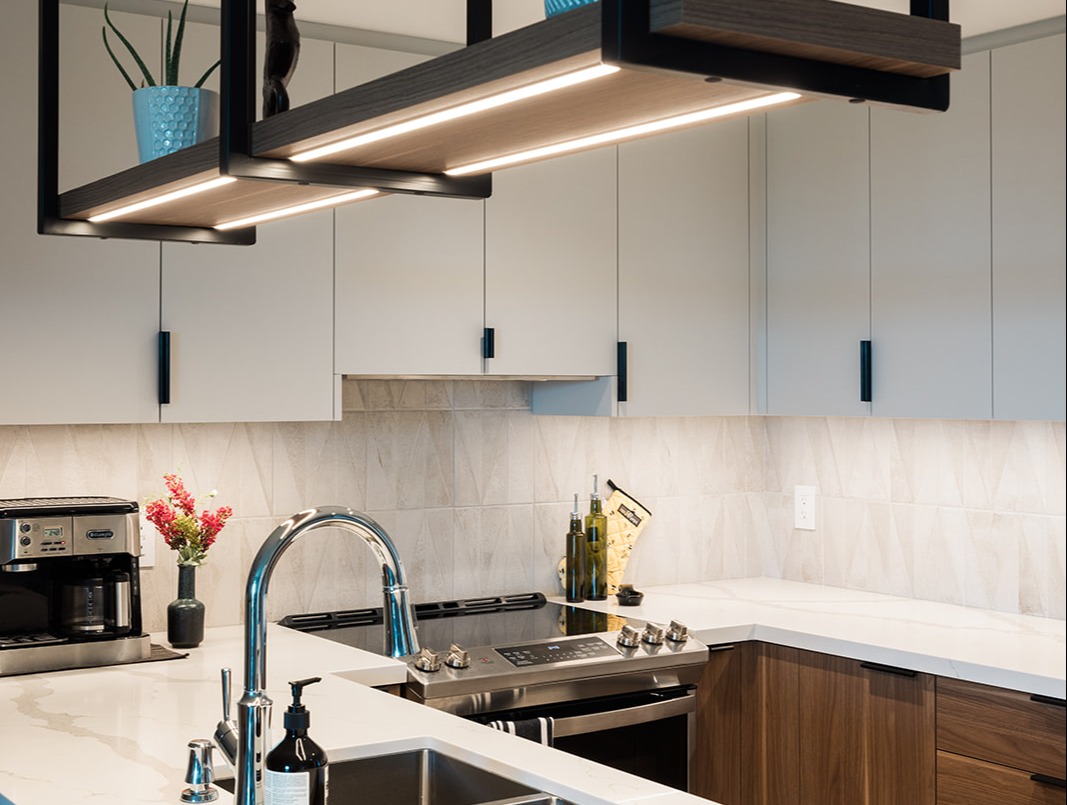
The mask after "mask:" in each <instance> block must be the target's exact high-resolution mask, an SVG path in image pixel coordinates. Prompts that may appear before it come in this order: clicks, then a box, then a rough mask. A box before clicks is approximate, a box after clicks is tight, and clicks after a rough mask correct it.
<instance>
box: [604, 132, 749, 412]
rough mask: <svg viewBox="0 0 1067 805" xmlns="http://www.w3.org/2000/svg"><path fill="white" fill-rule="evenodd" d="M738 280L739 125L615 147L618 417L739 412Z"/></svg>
mask: <svg viewBox="0 0 1067 805" xmlns="http://www.w3.org/2000/svg"><path fill="white" fill-rule="evenodd" d="M748 277H749V260H748V121H747V120H731V121H726V122H723V123H718V124H715V125H712V126H705V127H703V128H699V129H692V130H689V131H683V132H678V133H675V134H668V135H662V136H660V137H653V138H651V139H648V140H642V141H639V142H633V143H626V144H623V145H620V146H619V340H620V341H625V342H626V343H627V401H626V402H625V403H624V404H621V405H620V406H619V409H620V413H624V414H628V415H631V416H702V415H704V416H706V415H726V416H730V415H741V414H747V413H748V412H749V406H748V400H749V349H748V347H749V342H748V336H749V320H748V302H749V280H748Z"/></svg>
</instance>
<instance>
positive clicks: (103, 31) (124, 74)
mask: <svg viewBox="0 0 1067 805" xmlns="http://www.w3.org/2000/svg"><path fill="white" fill-rule="evenodd" d="M100 33H101V35H102V36H103V37H104V47H105V48H106V49H107V55H109V56H110V57H111V61H113V62H115V66H116V67H118V68H119V72H120V73H122V77H123V78H125V79H126V83H127V84H129V85H130V89H133V90H135V89H137V85H136V84H134V83H133V79H132V78H130V74H129V73H127V72H126V68H125V67H123V66H122V65H121V64H120V63H119V60H118V57H117V56H116V55H115V52H114V51H113V50H112V49H111V43H110V42H108V41H107V28H103V27H101V28H100Z"/></svg>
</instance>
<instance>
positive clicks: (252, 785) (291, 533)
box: [235, 506, 419, 805]
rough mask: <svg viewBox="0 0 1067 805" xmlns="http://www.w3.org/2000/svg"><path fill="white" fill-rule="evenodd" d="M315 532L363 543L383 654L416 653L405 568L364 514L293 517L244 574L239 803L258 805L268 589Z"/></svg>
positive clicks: (331, 511) (336, 509)
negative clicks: (375, 565)
mask: <svg viewBox="0 0 1067 805" xmlns="http://www.w3.org/2000/svg"><path fill="white" fill-rule="evenodd" d="M317 528H339V529H341V530H343V531H348V532H349V533H352V534H355V535H356V536H359V537H361V538H362V539H363V540H364V542H365V543H366V545H367V546H368V547H369V548H370V549H371V550H372V551H373V552H374V554H375V556H376V557H377V559H378V561H379V562H380V563H381V567H382V597H383V599H384V603H383V616H384V620H385V641H386V642H385V646H384V649H385V653H386V654H387V655H388V656H390V657H402V656H405V655H408V654H416V653H418V651H419V644H418V639H417V638H416V636H415V619H414V615H413V610H412V607H411V604H410V602H409V601H408V588H407V581H406V579H405V576H404V565H403V563H402V562H401V561H400V555H399V554H398V553H397V550H396V546H395V545H394V544H393V541H392V540H391V539H390V538H389V535H388V534H386V533H385V530H384V529H383V528H382V527H381V526H380V525H378V524H377V523H376V522H374V520H372V519H371V518H370V517H368V516H367V515H365V514H362V513H360V512H356V511H353V510H352V509H348V508H344V507H342V506H321V507H318V508H314V509H306V510H304V511H301V512H297V513H296V514H294V515H293V516H292V517H290V518H289V519H288V520H286V521H285V522H284V523H282V524H281V525H280V526H278V527H277V528H276V529H275V530H274V532H273V533H272V534H271V535H270V536H269V537H267V539H266V540H265V541H264V543H263V545H262V546H261V547H260V549H259V552H258V553H257V554H256V556H255V559H253V560H252V567H251V569H250V570H249V572H248V584H247V586H246V589H245V675H244V695H243V696H242V697H241V700H240V702H239V703H238V711H239V714H240V731H239V736H238V750H239V751H238V758H237V768H236V769H235V771H236V773H237V802H238V805H262V801H263V782H262V781H263V759H264V758H265V757H266V752H267V748H268V747H267V746H266V740H267V736H266V724H267V723H268V722H267V718H266V716H267V714H268V713H269V711H270V707H271V700H270V699H269V698H268V697H267V694H266V688H267V619H266V612H265V607H266V598H267V586H268V583H269V582H270V577H271V574H272V573H273V572H274V567H275V565H276V564H277V563H278V560H279V559H280V558H281V555H282V554H283V553H285V551H286V549H287V548H288V547H289V546H290V545H292V544H293V542H295V541H296V540H297V538H299V537H301V536H302V535H304V534H306V533H307V532H309V531H313V530H315V529H317Z"/></svg>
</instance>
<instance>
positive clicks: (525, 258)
mask: <svg viewBox="0 0 1067 805" xmlns="http://www.w3.org/2000/svg"><path fill="white" fill-rule="evenodd" d="M616 153H617V151H616V148H615V147H606V148H599V149H597V150H594V151H586V152H584V153H579V154H574V155H571V156H566V157H559V158H556V159H552V160H549V161H546V162H538V163H535V164H532V165H526V166H522V167H516V168H510V169H508V170H504V171H500V172H498V173H496V174H494V175H493V195H492V196H491V197H490V198H489V199H488V200H486V202H485V326H486V327H489V328H493V330H494V334H495V342H496V349H495V357H493V358H491V359H490V360H488V361H487V362H486V373H487V374H492V375H528V376H575V375H589V376H602V375H613V374H614V373H615V344H616V337H617V336H616V334H617V330H616V310H617V305H618V299H617V296H616V279H617V262H616Z"/></svg>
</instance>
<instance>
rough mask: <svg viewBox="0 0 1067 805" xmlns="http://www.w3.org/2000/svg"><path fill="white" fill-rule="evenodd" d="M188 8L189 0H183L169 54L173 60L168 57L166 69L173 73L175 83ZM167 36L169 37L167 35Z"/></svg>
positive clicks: (175, 82)
mask: <svg viewBox="0 0 1067 805" xmlns="http://www.w3.org/2000/svg"><path fill="white" fill-rule="evenodd" d="M188 10H189V0H185V4H184V5H183V6H182V15H181V18H180V19H179V20H178V33H177V34H176V35H175V37H174V52H173V54H172V56H171V58H172V59H173V61H171V60H170V59H168V60H167V61H168V69H169V70H170V71H171V72H172V73H173V81H174V84H175V85H176V84H177V83H178V66H179V64H180V63H181V59H182V40H183V39H184V38H185V13H186V12H187V11H188ZM168 38H169V37H168Z"/></svg>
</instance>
